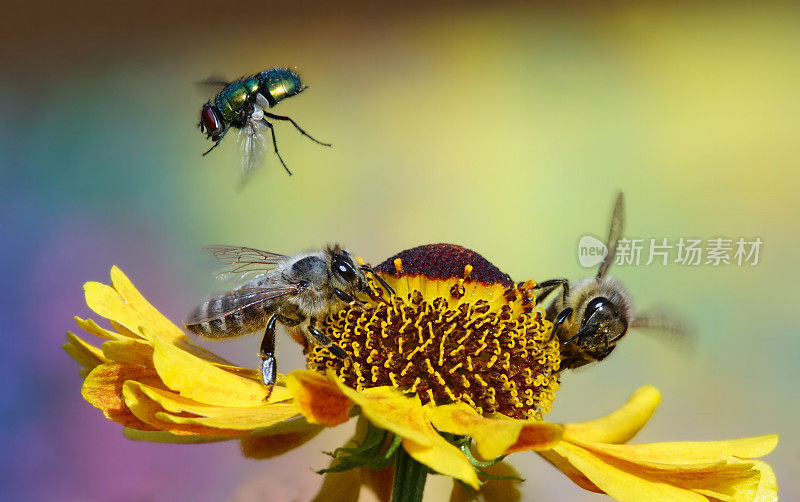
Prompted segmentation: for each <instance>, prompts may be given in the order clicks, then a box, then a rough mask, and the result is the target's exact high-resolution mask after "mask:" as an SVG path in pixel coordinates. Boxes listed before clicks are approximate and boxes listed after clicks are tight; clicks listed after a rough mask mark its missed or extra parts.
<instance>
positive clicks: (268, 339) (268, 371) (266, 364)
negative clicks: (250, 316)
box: [261, 315, 278, 388]
mask: <svg viewBox="0 0 800 502" xmlns="http://www.w3.org/2000/svg"><path fill="white" fill-rule="evenodd" d="M277 320H278V316H276V315H273V316H272V317H270V318H269V321H268V322H267V329H266V330H264V338H262V339H261V378H262V379H263V380H264V385H266V386H268V387H270V388H272V386H273V385H275V379H276V377H277V372H278V368H277V365H276V363H275V321H277Z"/></svg>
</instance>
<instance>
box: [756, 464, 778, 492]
mask: <svg viewBox="0 0 800 502" xmlns="http://www.w3.org/2000/svg"><path fill="white" fill-rule="evenodd" d="M753 468H754V469H756V470H757V471H758V472H759V473H761V477H760V478H759V480H758V486H757V487H756V496H755V498H753V502H774V501H776V500H778V480H777V479H776V478H775V472H774V471H773V470H772V467H770V466H769V465H768V464H767V463H766V462H762V461H761V460H754V461H753Z"/></svg>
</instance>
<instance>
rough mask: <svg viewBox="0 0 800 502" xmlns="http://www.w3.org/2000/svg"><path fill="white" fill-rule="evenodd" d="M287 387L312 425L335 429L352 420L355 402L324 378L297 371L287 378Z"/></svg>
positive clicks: (308, 372)
mask: <svg viewBox="0 0 800 502" xmlns="http://www.w3.org/2000/svg"><path fill="white" fill-rule="evenodd" d="M286 387H287V388H288V389H289V391H291V392H292V393H293V394H294V396H295V402H296V404H297V406H298V408H299V409H300V411H301V412H302V413H303V415H305V416H306V419H307V420H308V421H309V422H311V423H312V424H323V425H327V426H328V427H334V426H337V425H339V424H343V423H344V422H347V421H348V420H349V419H350V408H352V407H353V402H352V401H351V400H350V399H348V398H347V396H346V395H345V394H344V393H342V392H341V391H340V390H339V387H338V386H337V385H336V384H335V383H334V382H332V381H330V380H328V379H327V378H325V377H324V376H322V375H320V374H318V373H314V372H311V371H305V370H296V371H293V372H291V373H290V374H289V375H288V376H287V377H286Z"/></svg>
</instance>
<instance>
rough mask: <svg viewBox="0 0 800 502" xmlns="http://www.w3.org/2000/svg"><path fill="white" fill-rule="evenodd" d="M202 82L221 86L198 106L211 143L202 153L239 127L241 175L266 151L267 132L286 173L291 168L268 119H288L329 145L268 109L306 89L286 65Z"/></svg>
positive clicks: (303, 133) (301, 130)
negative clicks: (234, 77) (203, 103)
mask: <svg viewBox="0 0 800 502" xmlns="http://www.w3.org/2000/svg"><path fill="white" fill-rule="evenodd" d="M203 83H204V84H208V85H212V86H218V87H222V90H220V91H219V93H217V95H216V97H214V99H213V100H210V101H209V102H208V103H206V104H205V105H203V108H202V109H201V110H200V124H199V126H200V130H201V131H202V132H204V133H206V135H207V137H208V139H210V140H211V141H214V145H213V146H212V147H211V148H209V149H208V150H207V151H206V152H205V153H204V154H203V155H207V154H208V153H209V152H210V151H211V150H213V149H214V148H216V147H217V146H218V145H219V144H220V143H221V142H222V139H223V138H224V137H225V135H226V134H227V133H228V131H229V130H230V129H231V128H233V129H237V130H238V131H239V146H240V150H241V157H242V178H243V180H244V179H246V178H247V177H248V176H249V175H250V173H251V172H252V171H253V169H255V168H256V167H258V165H259V164H261V162H262V160H263V159H264V155H265V153H266V151H267V136H266V132H267V129H269V131H270V133H271V135H272V147H273V149H274V150H275V154H276V155H277V156H278V160H280V162H281V165H283V168H284V169H286V172H287V173H289V175H291V174H292V172H291V171H290V170H289V168H288V167H286V162H284V161H283V157H281V154H280V152H278V142H277V140H276V139H275V129H274V127H273V124H272V123H271V122H270V121H269V120H268V119H272V120H280V121H286V122H289V123H291V124H292V125H293V126H294V127H295V128H296V129H297V130H298V131H300V134H302V135H303V136H305V137H307V138H309V139H310V140H312V141H314V142H315V143H317V144H320V145H323V146H331V145H330V144H329V143H323V142H322V141H319V140H317V139H316V138H314V137H313V136H311V135H310V134H308V133H307V132H306V131H304V130H303V129H302V128H301V127H300V126H299V125H298V124H297V122H295V121H294V120H292V119H291V118H289V117H287V116H285V115H276V114H274V113H271V112H269V111H268V110H269V109H271V108H274V107H275V105H277V104H278V103H279V102H280V101H282V100H284V99H286V98H289V97H292V96H296V95H298V94H300V93H301V92H303V91H304V90H306V89H307V88H308V86H305V85H303V83H302V82H301V81H300V77H299V76H298V75H297V74H296V73H294V72H293V71H291V70H288V69H285V68H273V69H271V70H265V71H262V72H261V73H258V74H256V75H253V76H250V77H245V78H241V79H239V80H236V81H235V82H225V81H221V80H214V79H211V80H207V81H205V82H203Z"/></svg>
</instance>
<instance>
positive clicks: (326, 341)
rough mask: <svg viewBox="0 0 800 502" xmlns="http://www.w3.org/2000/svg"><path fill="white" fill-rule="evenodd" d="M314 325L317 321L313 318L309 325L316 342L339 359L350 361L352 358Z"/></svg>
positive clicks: (309, 330)
mask: <svg viewBox="0 0 800 502" xmlns="http://www.w3.org/2000/svg"><path fill="white" fill-rule="evenodd" d="M314 323H315V320H314V318H313V317H312V318H311V324H309V325H308V332H309V333H311V336H313V337H314V341H315V342H316V343H317V344H318V345H321V346H323V347H327V348H328V350H330V351H331V354H333V355H334V356H336V357H339V358H341V359H348V358H349V357H350V356H348V355H347V352H345V351H344V350H342V348H341V347H339V346H338V345H336V344H335V343H333V342H331V339H330V338H328V337H327V336H325V333H323V332H322V331H320V330H318V329H317V328H315V327H314Z"/></svg>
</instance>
